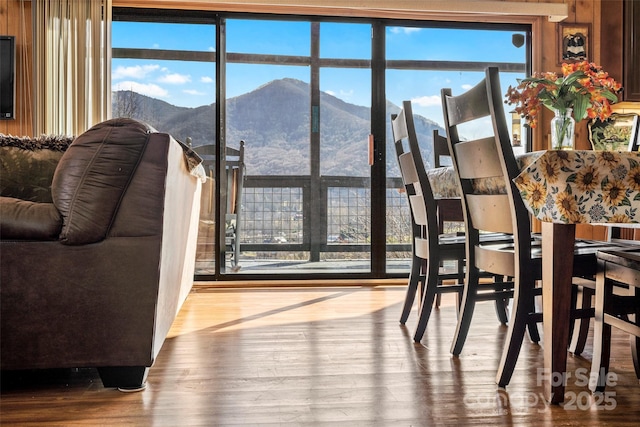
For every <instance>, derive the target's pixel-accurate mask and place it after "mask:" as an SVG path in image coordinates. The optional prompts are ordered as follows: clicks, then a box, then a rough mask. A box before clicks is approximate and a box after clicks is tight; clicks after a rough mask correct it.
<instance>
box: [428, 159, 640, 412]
mask: <svg viewBox="0 0 640 427" xmlns="http://www.w3.org/2000/svg"><path fill="white" fill-rule="evenodd" d="M516 160H517V161H518V164H519V167H520V171H521V172H520V174H519V175H518V176H517V177H516V178H515V179H514V183H515V185H516V187H517V189H518V191H519V192H520V196H521V197H522V200H523V202H524V204H525V206H526V207H527V209H528V210H529V212H530V213H531V214H532V216H533V217H534V218H536V219H538V220H540V221H541V224H542V225H541V228H542V230H541V231H542V300H543V303H542V304H543V313H544V315H543V322H542V323H543V332H544V367H543V368H541V369H539V370H538V378H537V382H538V383H539V384H540V385H542V387H543V389H544V396H545V398H546V399H547V400H548V401H549V402H550V403H561V402H563V401H564V400H565V397H566V396H565V386H566V385H567V384H568V381H571V380H574V381H575V380H576V376H575V373H574V374H573V375H572V373H570V372H567V353H568V350H567V347H568V342H569V330H570V323H571V321H570V311H571V287H572V270H573V247H574V244H575V235H576V224H595V225H618V226H633V224H640V153H639V152H630V151H593V150H544V151H536V152H531V153H525V154H524V155H519V156H516ZM427 175H428V177H429V181H430V183H431V185H432V187H433V192H434V196H435V197H436V198H456V197H458V198H459V190H458V187H457V182H456V177H455V172H454V171H453V168H451V167H449V168H439V169H434V170H431V171H428V173H427ZM474 187H476V189H477V190H478V191H485V192H486V191H488V192H504V181H500V180H495V179H489V180H478V182H476V183H474Z"/></svg>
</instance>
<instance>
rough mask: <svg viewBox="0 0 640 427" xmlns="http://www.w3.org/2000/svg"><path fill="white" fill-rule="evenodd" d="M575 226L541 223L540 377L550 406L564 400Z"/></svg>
mask: <svg viewBox="0 0 640 427" xmlns="http://www.w3.org/2000/svg"><path fill="white" fill-rule="evenodd" d="M575 237H576V226H575V224H554V223H550V222H543V223H542V304H543V330H544V342H543V345H544V371H543V372H542V373H541V374H539V376H538V379H542V383H543V385H544V393H545V397H546V398H547V400H548V401H549V402H551V403H560V402H562V401H563V400H564V387H565V383H566V380H567V378H568V377H567V373H566V370H567V345H568V343H569V323H570V311H571V277H572V272H573V247H574V242H575Z"/></svg>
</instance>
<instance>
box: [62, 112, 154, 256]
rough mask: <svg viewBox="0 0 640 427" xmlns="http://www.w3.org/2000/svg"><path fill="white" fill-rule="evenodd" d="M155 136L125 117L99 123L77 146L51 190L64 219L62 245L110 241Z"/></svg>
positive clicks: (69, 152)
mask: <svg viewBox="0 0 640 427" xmlns="http://www.w3.org/2000/svg"><path fill="white" fill-rule="evenodd" d="M151 132H155V130H154V129H153V128H151V127H150V126H148V125H146V124H144V123H141V122H138V121H136V120H133V119H126V118H120V119H112V120H107V121H105V122H102V123H99V124H97V125H95V126H93V127H92V128H91V129H89V130H88V131H86V132H85V133H83V134H82V135H80V136H78V137H77V138H76V139H75V140H74V141H73V143H72V144H71V145H70V146H69V148H68V149H67V151H66V152H65V154H64V155H63V156H62V158H61V159H60V162H59V164H58V167H57V168H56V171H55V173H54V176H53V183H52V186H51V194H52V198H53V203H54V205H55V206H56V208H57V209H58V211H60V214H61V215H62V218H63V225H62V232H61V233H60V241H61V242H62V243H65V244H70V245H80V244H86V243H94V242H98V241H101V240H103V239H104V238H105V237H106V236H107V234H108V232H109V228H110V226H111V224H112V222H113V219H114V216H115V215H116V213H117V210H118V207H119V205H120V201H121V199H122V197H123V195H124V193H125V191H126V189H127V186H128V185H129V182H130V181H131V178H132V176H133V174H134V173H135V170H136V167H137V165H138V162H139V161H140V158H141V157H142V154H143V153H144V150H145V148H146V146H147V142H148V139H149V134H150V133H151Z"/></svg>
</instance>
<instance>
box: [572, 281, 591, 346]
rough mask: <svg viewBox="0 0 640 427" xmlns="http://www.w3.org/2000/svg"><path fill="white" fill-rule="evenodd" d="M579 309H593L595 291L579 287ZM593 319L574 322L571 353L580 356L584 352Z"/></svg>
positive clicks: (577, 305)
mask: <svg viewBox="0 0 640 427" xmlns="http://www.w3.org/2000/svg"><path fill="white" fill-rule="evenodd" d="M577 288H578V290H577V304H576V307H577V308H583V309H588V308H591V303H592V299H593V298H592V297H593V295H594V294H595V291H594V290H593V289H590V288H585V287H584V286H578V287H577ZM590 322H591V319H590V318H588V317H586V318H583V319H576V320H575V321H574V322H573V328H572V330H571V343H570V344H569V351H570V352H571V353H573V354H575V355H579V354H581V353H582V351H583V350H584V346H585V344H586V342H587V336H588V335H589V324H590Z"/></svg>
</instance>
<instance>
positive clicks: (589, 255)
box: [442, 67, 608, 386]
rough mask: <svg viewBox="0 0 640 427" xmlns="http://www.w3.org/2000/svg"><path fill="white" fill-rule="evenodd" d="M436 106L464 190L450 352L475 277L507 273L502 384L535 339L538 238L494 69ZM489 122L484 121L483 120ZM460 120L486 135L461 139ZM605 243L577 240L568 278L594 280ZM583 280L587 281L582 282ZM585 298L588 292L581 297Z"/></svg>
mask: <svg viewBox="0 0 640 427" xmlns="http://www.w3.org/2000/svg"><path fill="white" fill-rule="evenodd" d="M442 106H443V112H444V121H445V128H446V130H447V139H448V143H449V151H450V153H451V154H452V158H453V165H454V168H455V170H456V173H457V176H458V178H459V184H460V187H461V191H462V194H463V198H462V207H463V211H464V215H465V230H466V259H467V268H466V279H465V289H464V292H463V297H462V302H461V306H460V312H459V316H458V325H457V327H456V331H455V335H454V339H453V342H452V346H451V352H452V353H453V354H454V355H459V354H460V353H461V351H462V348H463V345H464V342H465V340H466V337H467V335H468V332H469V328H470V325H471V319H472V315H473V311H474V307H475V304H476V302H477V301H478V289H477V287H478V274H479V272H480V271H488V272H492V273H495V274H501V275H504V276H507V277H513V279H514V282H513V303H512V304H513V306H512V308H511V310H510V311H511V315H510V320H509V323H508V330H507V335H506V339H505V345H504V350H503V353H502V357H501V359H500V363H499V367H498V372H497V376H496V382H497V383H498V385H499V386H506V385H507V384H508V383H509V381H510V379H511V375H512V374H513V370H514V368H515V365H516V361H517V359H518V355H519V352H520V347H521V345H522V341H523V339H524V335H525V332H526V330H527V326H528V329H529V336H530V338H531V340H532V341H534V342H537V341H539V333H538V330H537V325H536V322H540V321H541V320H542V314H541V313H537V312H536V307H535V297H536V296H537V295H540V294H541V291H540V288H539V287H537V286H536V283H537V282H538V281H539V280H540V279H541V278H542V267H541V258H542V250H541V244H540V243H541V242H540V239H539V237H538V236H537V235H535V234H532V233H531V219H530V215H529V213H528V211H527V209H526V207H525V205H524V203H523V201H522V198H521V197H520V194H519V192H518V190H517V188H516V187H515V184H514V182H513V179H514V178H515V177H516V176H517V175H518V174H519V172H520V170H519V167H518V164H517V162H516V159H515V156H514V153H513V150H512V148H511V143H510V139H509V133H508V130H507V129H508V128H507V123H506V120H505V116H504V110H503V95H502V92H501V89H500V80H499V74H498V68H496V67H489V68H487V70H486V73H485V78H484V79H483V80H482V81H481V82H480V83H478V84H477V85H476V86H475V87H473V88H471V89H469V90H468V91H466V92H465V93H462V94H460V95H458V96H452V94H451V89H443V90H442ZM487 118H488V119H489V120H490V125H488V126H485V125H484V123H486V119H487ZM465 123H480V125H481V126H485V128H487V133H488V136H486V137H481V138H477V139H474V138H470V139H468V140H467V139H466V138H464V135H463V131H461V130H460V129H459V128H461V127H462V126H463V124H465ZM487 178H491V179H498V180H503V181H504V183H505V192H504V193H502V194H483V193H482V192H481V191H479V190H478V191H476V188H480V187H481V185H478V186H477V187H476V185H475V184H477V183H478V182H479V181H478V180H482V179H487ZM485 232H501V233H508V234H510V235H512V236H513V242H512V243H510V244H486V243H483V242H482V241H481V239H480V236H481V235H482V234H483V233H485ZM607 245H608V244H607V242H599V241H587V240H576V245H575V259H574V271H573V276H574V277H579V278H594V277H595V272H596V271H595V265H596V262H595V260H596V258H595V254H596V252H597V250H598V249H604V248H606V247H607ZM585 283H586V282H585ZM585 298H586V297H585ZM592 315H593V310H592V309H588V310H583V309H581V310H578V309H574V310H572V317H573V318H578V317H589V316H592Z"/></svg>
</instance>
